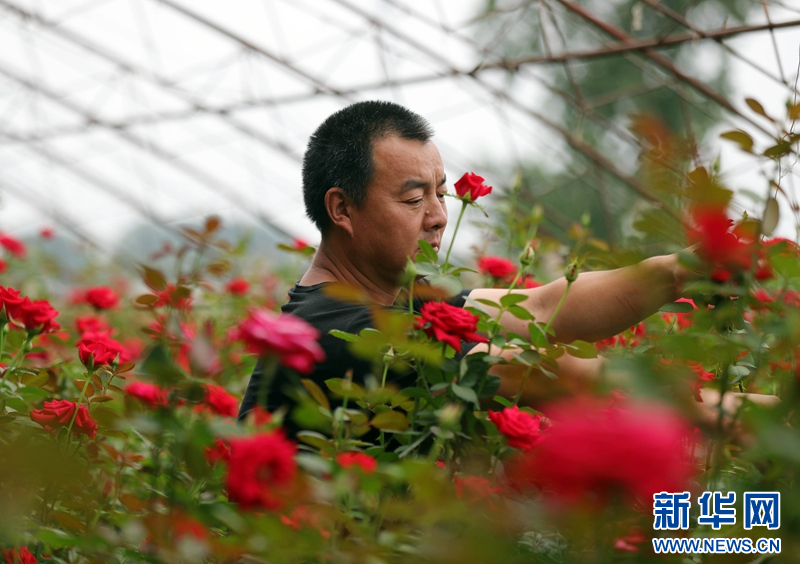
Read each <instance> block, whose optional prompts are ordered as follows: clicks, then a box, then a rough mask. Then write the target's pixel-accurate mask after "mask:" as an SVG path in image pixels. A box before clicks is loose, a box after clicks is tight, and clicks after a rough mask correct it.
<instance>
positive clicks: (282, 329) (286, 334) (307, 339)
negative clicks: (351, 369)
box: [229, 309, 325, 374]
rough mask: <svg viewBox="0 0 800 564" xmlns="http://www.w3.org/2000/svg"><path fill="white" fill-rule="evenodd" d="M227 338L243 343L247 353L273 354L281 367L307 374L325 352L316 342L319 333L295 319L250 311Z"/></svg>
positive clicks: (271, 313) (266, 311)
mask: <svg viewBox="0 0 800 564" xmlns="http://www.w3.org/2000/svg"><path fill="white" fill-rule="evenodd" d="M229 337H230V338H231V339H235V340H239V341H242V342H244V344H245V346H246V347H247V349H248V350H249V351H250V352H253V353H257V354H259V355H274V356H277V357H278V358H279V359H280V362H281V364H283V365H284V366H287V367H289V368H292V369H294V370H297V371H298V372H301V373H303V374H310V373H311V372H313V371H314V366H315V365H316V364H317V363H318V362H322V361H323V360H325V352H324V351H323V350H322V347H321V346H320V345H319V343H318V342H317V339H319V332H318V331H317V330H316V329H314V327H312V326H311V325H309V324H308V323H307V322H305V321H304V320H302V319H300V318H299V317H295V316H293V315H291V314H288V313H284V314H281V315H278V314H276V313H273V312H271V311H269V310H267V309H254V310H251V311H250V312H249V313H248V314H247V318H246V319H245V320H244V321H242V322H241V323H240V324H239V326H238V327H236V328H235V329H233V330H232V331H231V332H230V334H229Z"/></svg>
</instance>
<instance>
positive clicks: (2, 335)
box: [0, 321, 8, 361]
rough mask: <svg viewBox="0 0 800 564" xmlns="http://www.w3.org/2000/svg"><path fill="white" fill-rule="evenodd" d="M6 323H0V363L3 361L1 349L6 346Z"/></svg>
mask: <svg viewBox="0 0 800 564" xmlns="http://www.w3.org/2000/svg"><path fill="white" fill-rule="evenodd" d="M7 326H8V321H3V322H0V361H2V360H3V349H4V348H5V346H6V327H7Z"/></svg>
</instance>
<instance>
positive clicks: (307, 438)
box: [296, 431, 334, 450]
mask: <svg viewBox="0 0 800 564" xmlns="http://www.w3.org/2000/svg"><path fill="white" fill-rule="evenodd" d="M296 436H297V438H298V440H301V441H303V442H304V443H306V444H307V445H311V446H313V447H316V448H318V449H320V450H323V449H325V448H327V447H332V446H334V443H333V441H332V440H331V439H329V438H328V437H326V436H325V435H323V434H321V433H317V432H314V431H298V432H297V435H296Z"/></svg>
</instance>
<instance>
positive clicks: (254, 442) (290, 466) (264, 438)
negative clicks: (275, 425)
mask: <svg viewBox="0 0 800 564" xmlns="http://www.w3.org/2000/svg"><path fill="white" fill-rule="evenodd" d="M229 442H230V446H231V455H230V460H229V461H228V476H227V481H226V487H227V490H228V499H230V500H231V501H233V502H234V503H238V504H239V505H240V506H242V507H243V508H246V509H247V508H264V509H271V510H274V509H278V508H279V507H281V505H282V501H281V499H280V498H281V493H282V492H283V491H284V490H285V489H286V488H287V487H288V486H289V485H290V484H291V483H292V481H293V480H294V476H295V474H296V472H297V465H296V463H295V461H294V455H295V453H296V451H297V446H296V445H295V444H294V443H293V442H291V441H289V440H288V439H286V438H285V437H284V436H283V435H282V434H280V433H259V434H257V435H253V436H251V437H242V438H232V439H230V441H229Z"/></svg>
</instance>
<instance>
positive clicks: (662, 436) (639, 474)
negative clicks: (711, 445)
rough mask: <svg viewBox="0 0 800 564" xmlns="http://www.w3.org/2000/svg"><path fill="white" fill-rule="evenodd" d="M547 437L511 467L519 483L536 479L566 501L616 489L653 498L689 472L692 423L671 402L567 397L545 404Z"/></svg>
mask: <svg viewBox="0 0 800 564" xmlns="http://www.w3.org/2000/svg"><path fill="white" fill-rule="evenodd" d="M546 413H547V415H548V417H549V418H551V419H552V420H553V421H554V423H553V425H551V426H550V427H548V429H547V431H546V432H545V433H544V435H545V438H544V440H542V442H541V443H540V444H539V445H538V446H537V447H536V448H534V449H533V450H532V451H531V452H530V453H528V454H526V455H525V456H524V457H523V458H522V459H520V460H519V461H518V462H517V464H516V465H515V466H514V467H513V468H510V469H509V475H510V477H511V481H512V483H514V484H516V485H517V486H522V485H525V484H526V483H534V484H537V485H538V486H539V487H543V488H544V489H546V490H549V491H551V492H552V494H553V495H554V496H556V497H557V498H561V499H562V500H565V501H573V502H578V501H581V500H592V499H594V500H596V501H601V502H602V501H606V500H607V499H608V498H609V497H610V496H613V495H618V494H620V493H622V494H626V495H627V496H628V497H630V498H635V497H637V496H638V497H640V498H641V499H644V500H647V499H651V500H652V495H653V493H658V492H661V491H668V492H678V491H684V490H685V489H686V486H687V482H688V480H689V479H690V477H691V475H692V474H693V472H694V468H693V466H692V460H691V456H689V455H688V453H687V449H686V448H685V445H686V442H687V441H688V440H690V438H691V437H692V432H691V427H690V426H689V425H687V424H686V422H685V421H684V420H683V419H682V418H681V417H680V416H679V415H677V414H676V413H675V412H674V411H673V410H671V409H670V408H668V407H666V406H663V405H659V404H654V403H640V404H635V403H628V404H627V405H626V406H625V408H616V409H610V408H609V406H608V403H607V401H604V400H595V399H572V400H570V401H569V402H564V403H560V404H556V405H554V406H552V408H551V409H549V410H546Z"/></svg>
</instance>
